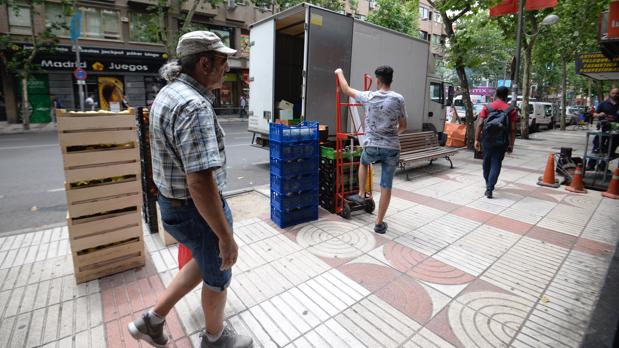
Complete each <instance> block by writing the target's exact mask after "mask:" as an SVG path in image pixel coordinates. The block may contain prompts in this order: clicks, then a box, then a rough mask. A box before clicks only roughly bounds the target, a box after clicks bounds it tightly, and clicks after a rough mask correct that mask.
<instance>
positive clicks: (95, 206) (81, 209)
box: [68, 193, 142, 219]
mask: <svg viewBox="0 0 619 348" xmlns="http://www.w3.org/2000/svg"><path fill="white" fill-rule="evenodd" d="M129 207H137V209H138V211H139V210H140V209H141V207H142V195H141V194H139V193H136V194H133V195H130V196H123V197H118V198H112V199H105V200H101V201H97V202H91V203H81V204H73V205H69V206H68V210H69V216H70V217H71V219H75V218H78V217H80V216H86V215H93V214H98V213H104V212H107V211H112V210H117V209H124V208H129Z"/></svg>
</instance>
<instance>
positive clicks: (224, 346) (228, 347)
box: [200, 326, 254, 348]
mask: <svg viewBox="0 0 619 348" xmlns="http://www.w3.org/2000/svg"><path fill="white" fill-rule="evenodd" d="M200 337H201V338H202V343H201V344H200V347H201V348H251V347H253V346H254V340H253V339H252V338H251V337H249V336H243V335H239V334H237V333H236V332H234V331H232V330H231V329H229V328H228V327H227V326H226V327H224V331H223V332H222V333H221V337H219V339H218V340H217V341H215V342H210V341H209V340H208V337H207V336H206V333H205V332H204V331H203V332H201V333H200Z"/></svg>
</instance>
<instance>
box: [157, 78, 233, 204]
mask: <svg viewBox="0 0 619 348" xmlns="http://www.w3.org/2000/svg"><path fill="white" fill-rule="evenodd" d="M214 99H215V96H214V95H213V94H212V93H211V92H209V91H207V90H206V88H205V87H203V86H202V85H201V84H200V83H198V81H196V80H195V79H193V78H192V77H191V76H189V75H186V74H181V75H180V76H179V78H178V79H177V80H176V81H174V82H172V83H170V84H168V85H167V86H165V87H164V88H162V89H161V91H159V94H157V98H155V101H154V103H153V105H152V110H151V113H150V139H151V155H152V162H153V180H154V181H155V185H157V188H158V189H159V192H160V193H161V194H162V195H164V196H165V197H168V198H176V199H185V198H190V194H189V188H188V185H187V178H186V175H187V174H190V173H195V172H198V171H201V170H206V169H215V170H214V172H213V173H214V175H215V180H216V182H217V186H218V188H219V190H220V191H221V190H223V188H224V186H225V184H226V169H225V168H226V153H225V149H224V131H223V129H222V128H221V126H220V125H219V122H218V121H217V116H215V111H214V110H213V106H212V103H213V101H214Z"/></svg>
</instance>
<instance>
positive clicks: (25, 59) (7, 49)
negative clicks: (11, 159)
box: [0, 0, 72, 129]
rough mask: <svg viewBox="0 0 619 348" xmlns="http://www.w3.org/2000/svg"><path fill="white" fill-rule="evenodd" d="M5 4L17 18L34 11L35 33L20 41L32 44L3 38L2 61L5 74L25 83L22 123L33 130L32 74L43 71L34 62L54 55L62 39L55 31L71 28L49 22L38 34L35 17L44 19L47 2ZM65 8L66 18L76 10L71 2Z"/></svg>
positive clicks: (9, 0) (25, 0)
mask: <svg viewBox="0 0 619 348" xmlns="http://www.w3.org/2000/svg"><path fill="white" fill-rule="evenodd" d="M4 4H6V5H7V7H8V9H9V11H12V12H13V13H14V14H15V15H16V16H19V15H20V12H21V11H24V9H27V10H28V11H29V12H30V28H31V32H30V34H27V35H23V36H21V38H20V41H24V42H27V43H28V45H17V44H14V43H12V42H11V38H10V37H9V36H8V35H3V36H0V61H1V62H2V66H3V69H4V70H5V71H3V73H10V74H13V75H15V76H17V77H18V78H19V79H20V80H21V83H22V103H21V104H22V122H23V125H24V129H29V128H30V109H29V101H28V88H27V85H28V80H29V78H30V77H31V76H32V74H33V73H35V72H37V71H38V70H40V67H39V66H38V65H37V64H35V62H34V59H35V58H36V56H37V55H38V54H42V53H52V52H54V50H55V49H56V46H57V45H58V37H57V36H56V34H55V32H56V31H57V30H60V29H68V26H67V25H66V23H64V22H56V23H47V25H46V26H45V29H44V30H43V31H40V32H38V31H36V26H35V18H37V17H41V16H44V14H42V13H40V11H39V10H40V9H41V8H42V6H43V5H44V0H20V1H16V0H0V5H4ZM61 5H62V6H63V8H64V10H65V15H68V16H70V15H71V13H72V7H71V6H69V2H68V1H67V0H63V1H62V2H61Z"/></svg>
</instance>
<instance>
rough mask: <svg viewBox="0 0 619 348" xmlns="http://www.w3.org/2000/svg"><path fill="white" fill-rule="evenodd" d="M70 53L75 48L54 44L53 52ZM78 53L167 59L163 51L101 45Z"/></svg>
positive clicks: (82, 47)
mask: <svg viewBox="0 0 619 348" xmlns="http://www.w3.org/2000/svg"><path fill="white" fill-rule="evenodd" d="M21 47H22V48H24V49H32V48H33V46H32V45H30V44H23V45H21ZM63 53H65V54H71V55H72V56H74V55H75V50H74V49H73V47H71V46H56V48H55V50H54V54H63ZM80 54H81V55H82V56H97V57H100V58H102V57H107V58H110V57H113V58H140V59H144V58H146V59H155V60H165V59H168V55H167V53H163V52H151V51H141V50H124V49H117V48H102V47H87V46H81V49H80Z"/></svg>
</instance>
